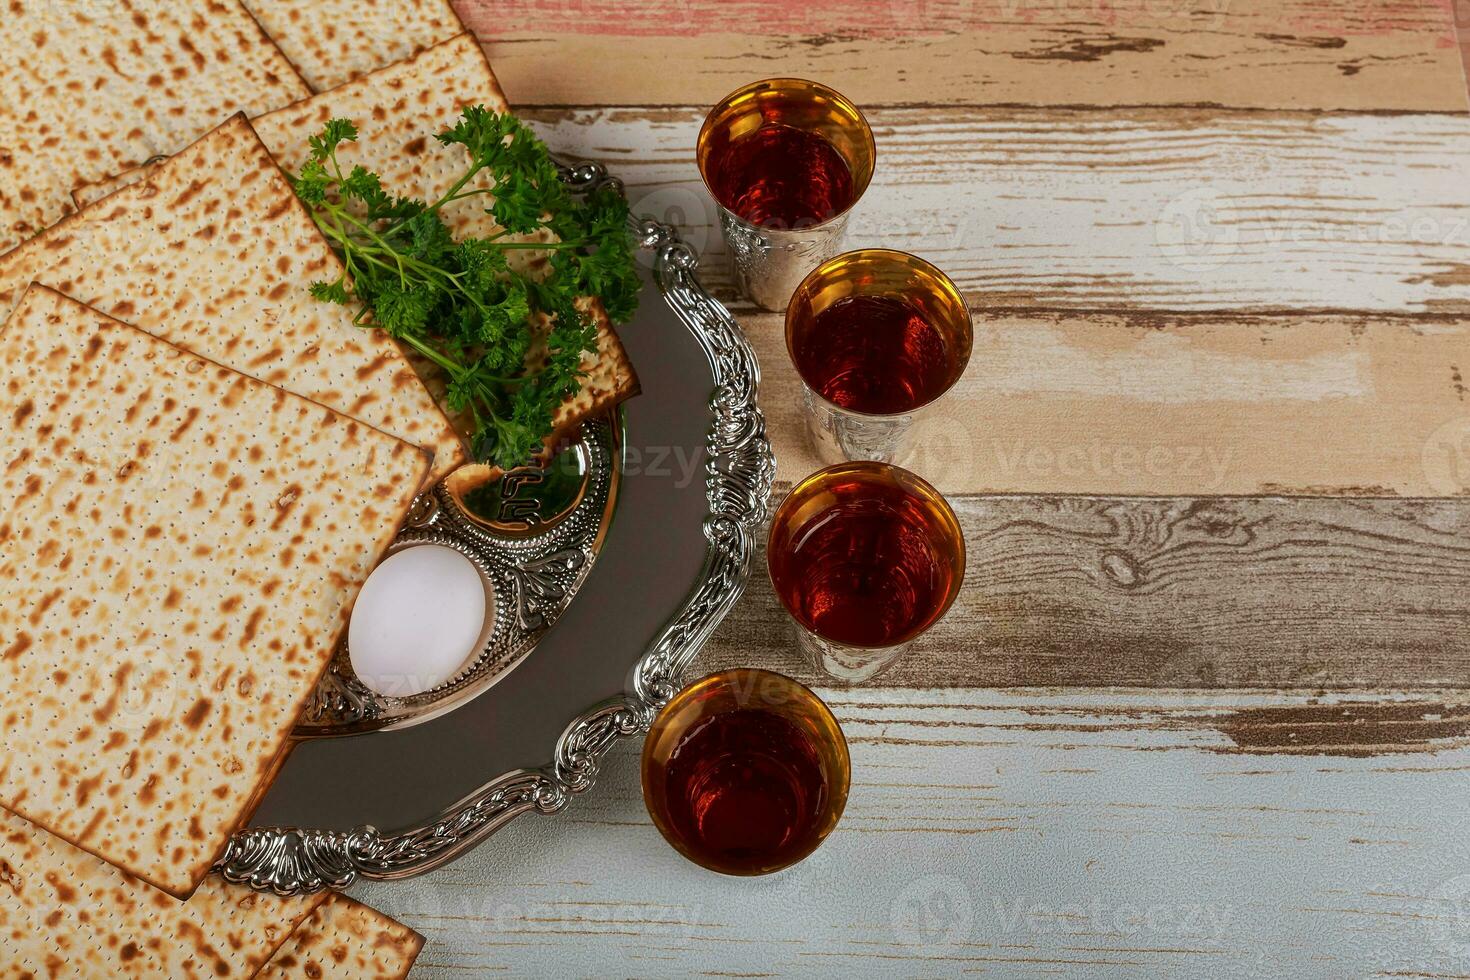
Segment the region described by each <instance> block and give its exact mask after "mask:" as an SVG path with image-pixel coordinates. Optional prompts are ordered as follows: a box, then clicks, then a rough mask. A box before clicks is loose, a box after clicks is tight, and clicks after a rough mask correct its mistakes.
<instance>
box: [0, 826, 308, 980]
mask: <svg viewBox="0 0 1470 980" xmlns="http://www.w3.org/2000/svg"><path fill="white" fill-rule="evenodd" d="M324 899H325V896H322V895H318V896H308V897H303V898H291V899H285V898H278V897H276V896H274V895H257V894H255V893H253V892H250V891H248V890H245V889H243V888H238V887H235V886H231V885H227V884H225V883H224V881H222V880H221V879H218V878H211V879H209V880H208V881H206V882H205V883H204V884H203V885H201V886H200V887H199V890H198V891H197V892H195V893H194V895H193V897H191V898H190V899H189V900H188V901H187V902H180V901H177V900H176V899H174V898H171V897H169V896H168V895H165V894H164V893H162V892H160V891H158V890H157V889H155V888H151V887H149V886H148V885H145V884H143V883H142V882H138V881H134V880H132V879H130V878H129V877H128V876H127V875H125V874H123V873H122V872H121V871H118V870H117V869H116V868H114V867H112V866H111V865H109V864H106V863H104V862H102V861H100V860H98V859H97V858H95V857H93V856H92V855H90V854H86V853H84V852H83V851H80V850H78V849H77V848H75V847H73V846H71V845H70V844H68V843H66V842H65V841H63V840H61V839H60V838H57V837H54V836H52V835H51V834H48V833H46V832H45V831H43V830H41V829H39V828H38V827H35V826H33V825H32V824H30V823H28V822H27V821H25V820H22V819H20V818H19V817H16V816H14V815H12V814H8V813H5V812H4V811H0V976H4V977H9V976H12V975H19V976H25V975H26V974H27V973H29V974H30V975H32V976H36V977H189V976H194V977H218V976H225V977H238V976H247V977H248V976H251V975H253V974H254V973H255V972H256V971H258V970H260V969H261V968H262V967H264V966H265V964H266V963H267V962H268V961H269V960H270V959H271V957H272V956H273V955H275V954H276V952H277V950H279V949H281V948H282V946H283V944H285V943H286V940H287V937H288V936H290V935H292V932H293V930H295V929H296V928H297V927H298V925H301V924H302V923H303V921H304V920H305V919H307V917H308V916H310V915H311V914H312V912H313V911H314V910H315V909H316V908H317V906H319V905H320V904H321V903H322V901H323V900H324Z"/></svg>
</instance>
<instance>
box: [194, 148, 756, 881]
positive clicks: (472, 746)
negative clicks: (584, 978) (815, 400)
mask: <svg viewBox="0 0 1470 980" xmlns="http://www.w3.org/2000/svg"><path fill="white" fill-rule="evenodd" d="M564 176H565V177H566V179H567V180H568V181H569V182H571V183H572V184H573V185H574V186H576V187H580V188H583V189H586V188H589V187H591V186H595V185H596V184H597V183H599V182H601V181H606V180H609V179H611V178H608V177H607V176H606V174H605V172H604V171H603V170H602V168H601V167H600V166H597V165H590V164H589V165H583V166H580V167H577V168H575V169H568V170H567V171H566V172H565V173H564ZM635 234H636V235H637V237H638V239H639V241H640V243H641V246H642V253H641V258H642V259H643V260H644V262H643V266H644V277H645V285H644V292H643V295H642V297H641V302H640V304H639V310H638V313H637V315H636V316H635V317H634V318H633V320H632V322H630V323H629V324H627V325H626V326H624V327H622V328H620V329H619V335H620V336H621V337H622V339H623V343H624V345H625V346H626V348H627V350H628V353H629V355H630V356H631V358H632V360H633V363H634V365H635V367H636V368H637V370H638V374H639V378H640V380H641V382H642V388H643V391H642V394H641V395H639V396H638V397H637V398H634V399H632V400H631V401H629V402H628V403H627V404H626V405H625V406H624V408H623V411H622V412H621V413H620V415H619V416H610V417H608V418H604V419H600V420H597V421H596V422H595V423H593V424H592V425H591V426H590V427H589V430H588V432H587V433H586V434H585V435H584V439H583V442H582V443H581V444H579V445H578V446H577V447H574V449H573V451H574V452H582V453H586V454H587V456H586V459H585V460H584V463H583V469H584V470H585V471H586V474H587V477H588V478H587V480H586V482H585V484H581V485H582V486H583V491H582V492H581V493H580V495H576V494H573V495H572V497H567V498H565V499H567V500H570V501H572V502H571V503H570V504H568V506H570V507H571V508H572V509H573V511H574V512H578V513H584V518H585V520H580V519H579V521H578V522H576V523H575V524H574V525H573V526H572V527H571V528H570V529H566V524H565V523H558V524H557V525H556V526H555V527H551V528H549V529H541V528H537V527H534V526H531V527H516V526H511V527H491V528H488V529H487V527H486V526H485V525H484V522H483V521H480V522H477V521H475V520H472V519H469V518H468V517H467V514H466V511H468V510H471V509H473V508H471V507H469V506H466V505H464V503H463V500H464V495H463V494H460V493H456V492H455V490H456V488H455V487H454V485H453V484H454V476H451V477H450V478H449V480H448V481H446V484H445V485H441V486H440V487H437V488H435V490H434V491H432V492H431V493H429V494H425V495H424V497H422V498H421V499H420V505H419V506H418V507H416V508H415V513H414V514H413V515H412V516H411V519H410V521H409V523H408V525H407V526H406V527H405V530H404V532H403V533H402V535H401V537H400V540H399V542H397V543H396V544H395V546H394V547H395V548H398V547H404V546H411V544H412V541H413V540H416V539H425V538H427V539H430V540H437V541H441V542H443V543H447V544H450V545H451V546H453V547H457V548H460V550H462V551H463V552H464V553H466V554H468V555H470V557H471V558H472V560H474V561H475V562H476V564H477V565H478V566H479V567H480V568H481V571H482V573H488V575H489V577H490V578H491V580H492V581H493V583H494V585H495V593H496V595H495V604H496V607H497V625H496V626H495V630H496V631H497V632H496V634H494V635H492V637H491V638H490V640H489V642H488V643H487V645H486V648H485V650H484V651H482V654H481V656H480V658H479V660H478V661H477V662H476V664H475V665H474V666H473V667H472V668H471V669H470V670H469V671H468V672H467V673H466V674H462V675H461V676H460V677H459V678H456V679H455V680H454V681H451V682H450V683H449V684H448V685H446V686H445V688H442V689H439V690H436V691H431V692H429V693H428V694H426V695H423V696H421V700H419V701H417V702H414V703H407V702H409V701H413V699H406V701H405V702H396V701H394V700H393V699H378V700H377V702H372V701H369V702H367V703H365V704H364V703H361V702H363V697H362V694H363V692H364V691H365V690H366V689H363V688H361V685H358V684H356V682H355V680H353V679H352V678H351V677H350V667H347V668H345V670H344V669H343V668H342V663H343V661H342V660H341V659H340V656H339V658H338V659H337V660H335V661H334V664H335V665H336V668H337V669H336V670H335V671H333V672H330V673H329V674H328V678H327V680H326V681H325V683H324V686H323V688H322V689H320V690H319V691H318V695H317V698H316V699H314V701H313V711H312V712H311V713H309V714H308V715H307V716H304V718H303V723H302V727H301V728H300V729H298V732H297V735H298V737H299V738H300V739H301V741H299V742H298V743H297V744H296V746H295V748H294V749H293V751H292V752H291V755H290V756H289V758H288V759H287V760H286V762H285V764H284V766H283V767H282V769H281V772H280V775H279V776H278V777H277V779H276V781H275V783H274V784H273V785H272V786H271V788H270V790H269V791H268V792H267V793H266V795H265V796H264V798H263V799H262V800H261V803H260V806H259V808H258V809H257V810H256V812H255V814H254V816H253V818H252V820H251V822H250V825H249V826H247V827H246V828H245V829H242V830H241V831H239V832H237V833H236V835H235V836H234V838H233V839H232V841H231V843H230V845H229V847H228V849H227V850H226V852H225V854H224V855H223V856H222V858H221V859H220V862H219V864H218V865H217V869H216V870H218V871H219V872H220V873H222V874H223V875H224V876H225V877H226V878H227V879H229V880H231V881H234V882H238V883H243V884H248V885H250V886H251V887H253V888H256V889H259V890H263V891H275V892H278V893H282V894H292V893H299V892H307V891H316V890H320V889H323V888H329V887H331V888H343V887H346V886H348V885H350V884H351V883H352V882H353V881H355V880H356V879H357V878H359V877H364V878H372V879H397V878H406V877H411V876H414V875H418V874H423V873H425V872H427V871H430V870H433V869H434V868H437V867H440V866H442V865H444V864H446V863H448V862H449V861H452V860H454V859H455V858H456V857H459V856H460V855H462V854H464V853H465V852H466V851H468V850H470V849H472V848H474V847H475V846H477V845H479V844H481V843H483V842H484V841H485V840H487V839H488V838H489V837H490V836H491V835H493V834H494V833H495V832H496V831H497V830H499V829H500V828H501V827H503V826H505V825H506V824H507V823H509V822H510V821H511V820H513V819H515V818H516V817H517V816H520V815H521V814H525V813H532V812H534V813H539V814H553V813H556V812H558V811H560V810H562V809H564V808H565V807H566V806H567V805H568V803H569V802H570V801H571V800H572V798H573V797H574V796H576V795H577V794H579V793H583V792H586V791H588V790H590V789H591V788H592V786H593V784H594V782H595V781H596V779H597V775H598V767H599V764H600V761H601V759H602V757H603V755H604V754H605V753H606V752H607V750H608V749H609V748H610V747H611V746H612V745H613V744H614V743H615V742H616V741H618V740H619V739H621V738H628V737H634V736H637V735H639V734H641V733H643V732H644V731H646V730H647V728H648V725H649V723H650V722H651V721H652V719H653V715H654V714H655V713H656V711H657V710H658V708H660V707H661V706H662V705H663V704H664V703H665V702H667V701H668V699H669V698H670V697H671V696H672V695H673V694H674V693H675V692H676V691H677V690H678V689H679V687H680V686H681V684H682V678H683V673H684V670H685V668H686V667H687V666H688V665H689V663H690V661H691V660H692V659H693V657H694V655H695V654H696V653H697V652H698V650H699V647H700V646H701V645H702V644H703V643H704V641H705V640H706V639H708V637H709V635H710V634H711V633H712V632H713V631H714V629H715V627H716V626H717V625H718V624H719V623H720V621H721V620H722V619H723V618H724V616H725V615H726V613H728V612H729V610H730V608H731V607H732V606H733V605H734V603H735V601H736V599H738V598H739V596H740V593H741V592H742V591H743V589H744V586H745V582H746V579H747V577H748V575H749V572H750V563H751V556H752V553H753V550H754V540H755V535H756V533H757V531H758V529H759V527H760V526H761V523H762V521H763V519H764V517H765V512H766V506H767V498H768V496H769V494H770V488H771V481H772V479H773V477H774V472H775V461H774V459H773V458H772V455H771V447H770V443H769V442H768V441H767V439H766V435H765V422H764V419H763V417H762V415H761V413H760V410H759V409H758V408H757V407H756V388H757V385H758V382H759V370H758V367H757V365H756V361H755V356H754V354H753V353H752V351H751V349H750V346H749V344H748V343H747V342H746V340H745V337H744V335H743V333H742V332H741V330H740V327H739V326H738V325H737V324H736V323H735V321H734V319H733V318H732V317H731V316H730V314H729V312H728V311H726V310H725V308H724V307H723V306H721V305H720V304H719V303H718V302H716V301H715V300H713V299H712V298H711V297H710V296H709V294H708V293H707V292H705V290H704V289H703V288H702V287H701V286H700V285H699V282H698V280H697V278H696V276H695V265H696V258H695V255H694V253H693V252H692V251H691V250H690V248H689V247H688V246H687V245H685V244H684V243H682V242H681V241H680V239H679V237H678V233H677V231H676V230H675V229H674V228H672V227H670V226H668V225H664V224H661V223H659V222H657V221H654V220H652V219H642V220H640V221H638V222H636V227H635ZM600 453H605V454H606V459H605V460H604V461H603V462H601V463H599V462H598V459H599V454H600ZM579 472H581V471H579ZM599 480H603V481H604V482H603V483H601V484H600V483H599V482H598V481H599ZM518 494H519V491H518V490H517V489H515V488H514V487H513V488H512V490H511V492H510V493H509V494H508V495H507V494H506V493H505V492H504V488H503V487H502V489H501V491H500V496H501V497H505V496H511V497H514V496H517V495H518ZM573 498H574V499H573ZM496 504H497V501H494V500H492V501H491V502H490V506H491V507H492V508H493V507H494V506H496ZM482 510H483V508H482ZM500 513H501V514H504V513H505V512H504V511H503V510H502V511H500ZM512 524H514V522H513V521H512ZM558 528H563V529H564V530H563V531H562V532H560V533H561V536H558ZM570 551H575V552H576V553H577V554H579V555H581V558H580V559H577V558H574V557H570V556H569V554H568V552H570ZM548 560H549V561H550V563H551V567H550V569H549V570H548V569H547V566H546V564H545V562H547V561H548ZM558 562H560V564H558ZM538 563H540V564H538ZM528 567H530V568H531V572H533V573H536V574H530V573H528V572H527V568H528ZM542 573H544V574H542ZM518 577H519V578H518ZM526 597H532V599H533V601H532V602H531V604H530V605H531V610H530V611H531V615H530V617H529V618H522V616H521V612H522V610H523V609H524V608H525V603H524V601H523V600H525V598H526ZM573 600H574V601H573ZM507 622H508V623H510V624H511V625H510V626H507V625H505V624H506V623H507ZM502 629H505V630H506V631H507V632H506V635H504V636H502V635H500V632H499V631H501V630H502ZM512 668H513V669H512ZM368 698H369V699H372V698H373V696H372V695H371V694H370V693H369V694H368ZM343 735H350V736H352V737H318V736H343Z"/></svg>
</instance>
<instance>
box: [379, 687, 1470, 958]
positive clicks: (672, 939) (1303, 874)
mask: <svg viewBox="0 0 1470 980" xmlns="http://www.w3.org/2000/svg"><path fill="white" fill-rule="evenodd" d="M821 693H822V694H823V695H824V696H825V697H827V698H828V700H829V701H830V703H832V705H833V707H834V710H835V711H836V713H837V715H838V717H839V718H840V720H841V721H842V724H843V727H844V729H845V731H846V733H847V736H848V738H849V741H850V744H851V748H852V756H853V792H852V795H851V798H850V801H849V804H848V809H847V813H846V815H845V816H844V818H843V820H842V822H841V823H840V824H839V825H838V828H837V830H836V832H835V833H834V834H833V836H832V837H831V838H830V839H829V840H828V842H827V843H826V844H825V845H824V846H823V847H822V848H821V849H820V850H818V851H817V852H816V854H814V855H813V856H812V858H810V859H809V860H808V861H806V862H805V863H803V864H801V865H798V866H797V867H796V868H794V869H792V870H790V871H788V872H786V873H783V874H781V875H779V876H776V877H773V878H765V879H751V880H746V879H733V878H724V877H720V876H716V875H713V874H709V873H707V872H703V871H701V870H699V869H697V868H695V867H693V866H691V865H689V864H687V863H685V862H684V861H683V860H682V859H681V858H680V857H678V856H677V855H676V854H675V853H674V852H673V851H672V850H671V849H670V848H669V847H668V846H667V845H666V844H664V842H663V841H662V840H661V839H660V838H659V836H658V834H657V832H656V831H655V830H654V829H653V827H652V826H651V824H650V823H649V821H648V817H647V815H646V813H645V811H644V809H643V804H642V801H641V797H640V795H639V789H638V781H637V775H636V770H637V759H636V755H635V752H634V751H632V747H629V748H628V749H624V750H619V751H618V752H616V753H615V754H614V756H613V757H612V758H611V759H610V760H609V762H608V764H607V771H606V772H605V773H604V775H603V777H602V778H601V779H600V780H599V783H598V786H597V790H596V792H594V793H593V794H591V795H589V796H588V797H586V798H584V799H579V800H577V801H576V802H575V803H574V804H573V806H572V808H571V809H570V810H569V811H567V812H566V813H564V814H562V815H560V816H558V817H555V818H552V819H549V820H548V819H540V818H535V817H529V818H523V819H522V820H520V821H518V822H516V823H515V824H513V825H512V826H511V827H510V828H508V829H507V830H505V831H503V832H502V833H501V834H500V835H499V836H498V837H496V838H495V839H494V840H492V841H491V842H489V843H488V844H486V845H485V846H484V847H483V848H481V849H480V850H479V851H477V852H475V853H474V854H472V855H470V856H469V857H467V858H465V859H464V860H463V861H461V862H460V863H459V864H457V865H455V866H452V867H450V868H447V869H445V870H443V871H441V872H438V873H436V874H434V875H430V876H428V877H426V878H422V879H417V880H413V881H407V882H395V883H391V884H386V885H375V886H367V887H362V888H359V889H357V890H355V891H354V894H355V895H357V896H358V897H360V898H363V899H364V900H366V901H368V902H370V903H371V904H373V905H374V906H376V907H378V908H381V909H383V910H384V911H385V912H387V913H388V914H390V915H392V916H394V917H395V918H398V919H401V920H403V921H405V922H407V923H408V924H409V925H411V926H413V927H414V928H415V929H417V930H418V931H420V932H422V933H423V934H424V935H425V936H427V937H428V944H427V946H426V948H425V952H424V954H423V957H422V958H421V959H420V961H419V967H418V969H417V971H416V972H415V974H414V975H415V976H416V977H424V978H429V977H451V976H463V975H466V974H474V975H478V974H481V973H484V974H501V973H503V974H508V975H511V976H543V975H552V974H554V975H559V976H607V975H619V976H650V977H664V976H669V977H673V976H680V977H682V976H699V975H705V976H731V975H735V976H802V977H806V976H818V977H852V976H855V975H856V976H862V975H903V976H941V975H943V976H949V975H960V974H972V973H985V974H991V975H995V976H1002V977H1015V976H1042V975H1047V976H1055V975H1058V974H1061V975H1067V976H1128V977H1139V976H1209V977H1221V978H1233V977H1262V976H1290V977H1307V978H1311V977H1323V978H1327V977H1331V978H1338V977H1344V976H1369V975H1378V976H1422V975H1432V976H1457V975H1463V974H1464V973H1465V972H1466V971H1465V964H1466V957H1467V956H1470V920H1467V919H1466V917H1465V916H1464V914H1463V909H1464V905H1463V900H1464V896H1465V894H1466V893H1467V890H1470V876H1467V872H1470V852H1467V850H1466V848H1465V846H1464V843H1463V842H1464V840H1465V839H1466V837H1467V831H1470V818H1467V816H1466V812H1465V807H1464V806H1463V796H1464V794H1463V787H1464V781H1465V773H1466V771H1467V769H1470V742H1467V739H1466V737H1465V722H1464V719H1465V716H1466V712H1467V708H1470V706H1467V705H1466V704H1465V703H1464V702H1463V701H1452V702H1450V703H1443V702H1440V701H1438V700H1429V701H1426V700H1424V699H1423V698H1422V697H1419V696H1406V695H1403V696H1401V695H1392V694H1385V695H1382V696H1380V697H1378V698H1376V699H1375V700H1379V701H1383V702H1389V703H1390V704H1391V706H1392V707H1393V708H1394V709H1395V710H1397V711H1399V712H1401V713H1402V714H1404V715H1413V714H1415V713H1418V714H1420V715H1423V716H1427V717H1429V718H1431V720H1432V718H1433V717H1434V716H1441V717H1443V716H1445V715H1453V716H1456V717H1458V718H1459V719H1460V721H1459V722H1458V724H1459V728H1458V730H1451V729H1450V728H1448V727H1446V728H1443V729H1441V734H1442V737H1433V736H1427V737H1418V736H1412V737H1410V738H1409V739H1408V740H1407V742H1406V744H1403V745H1396V746H1393V747H1392V748H1393V750H1392V751H1388V752H1387V753H1386V754H1378V753H1368V754H1364V753H1350V754H1334V753H1333V752H1331V751H1327V752H1318V753H1316V754H1304V753H1301V752H1298V751H1290V752H1283V753H1272V754H1257V753H1252V752H1248V751H1245V750H1243V749H1242V747H1241V746H1240V745H1239V743H1238V742H1237V741H1236V740H1235V739H1234V738H1232V737H1231V735H1230V734H1228V731H1229V728H1230V726H1231V725H1232V724H1237V723H1238V720H1239V719H1241V718H1245V719H1250V720H1251V723H1253V724H1259V722H1258V719H1259V718H1260V717H1261V716H1262V713H1268V712H1278V713H1280V715H1281V717H1282V719H1283V720H1282V722H1281V724H1280V725H1279V726H1278V727H1279V728H1280V729H1281V730H1282V732H1283V735H1284V733H1285V731H1286V730H1287V729H1289V728H1290V727H1291V723H1290V721H1289V719H1290V717H1291V716H1292V715H1293V713H1298V712H1302V711H1309V710H1317V709H1320V710H1328V709H1330V708H1334V707H1335V708H1340V709H1341V710H1343V711H1344V712H1346V713H1349V714H1351V713H1353V712H1355V711H1373V710H1378V709H1376V708H1371V707H1364V706H1361V705H1358V704H1357V703H1356V702H1355V701H1354V700H1352V699H1343V698H1340V697H1330V696H1329V697H1326V698H1312V697H1310V696H1295V695H1262V694H1252V693H1249V692H1214V693H1198V692H1195V693H1184V692H1149V693H1147V694H1141V693H1137V692H1133V693H1129V692H1098V693H1095V694H1075V693H1064V692H1057V693H1046V692H1034V691H1030V692H1013V693H1007V692H996V691H981V690H972V689H965V690H954V691H938V692H934V691H925V692H914V691H910V690H903V689H885V688H863V689H855V690H845V691H831V690H824V691H822V692H821ZM1298 729H1299V730H1305V729H1302V728H1301V727H1300V726H1298ZM1395 737H1396V736H1389V738H1390V740H1393V738H1395Z"/></svg>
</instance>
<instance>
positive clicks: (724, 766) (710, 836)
mask: <svg viewBox="0 0 1470 980" xmlns="http://www.w3.org/2000/svg"><path fill="white" fill-rule="evenodd" d="M821 760H822V757H821V754H820V753H819V752H817V750H816V747H815V746H813V744H812V741H811V739H810V738H809V737H808V736H807V734H806V733H805V732H803V731H802V730H801V728H800V727H798V726H797V725H796V724H795V723H794V722H792V721H790V720H788V719H787V718H785V717H783V716H782V715H779V714H777V713H775V712H773V711H767V710H763V709H760V708H740V709H737V710H735V711H728V712H724V713H722V714H715V715H711V716H709V717H707V718H704V719H703V720H701V721H700V722H699V723H698V724H697V725H695V726H694V727H693V728H692V729H690V731H689V732H688V733H687V734H686V735H685V736H684V738H683V740H682V741H680V742H679V744H678V746H677V747H676V748H675V749H674V752H673V754H672V756H670V758H669V763H668V769H667V776H666V783H665V787H666V791H667V798H666V802H667V814H668V824H669V827H670V830H671V831H672V833H674V834H675V835H676V836H677V837H678V838H679V840H680V841H681V842H682V843H683V844H684V846H685V847H686V848H687V849H688V850H689V851H690V852H691V854H693V855H694V856H695V858H696V860H698V861H699V862H700V863H701V864H703V865H705V866H706V867H713V868H717V869H719V870H721V871H724V872H725V873H727V874H729V873H733V874H742V873H750V872H753V871H757V870H760V869H763V868H769V867H771V866H772V865H779V864H784V863H786V862H787V861H789V860H792V859H794V858H796V857H798V856H800V855H801V854H804V853H806V851H807V850H809V849H810V848H811V847H812V845H813V839H814V837H815V835H816V833H817V831H818V827H819V824H820V820H821V817H822V814H823V812H824V811H825V809H826V805H827V786H828V781H827V774H826V772H825V770H824V769H823V764H822V761H821Z"/></svg>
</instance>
